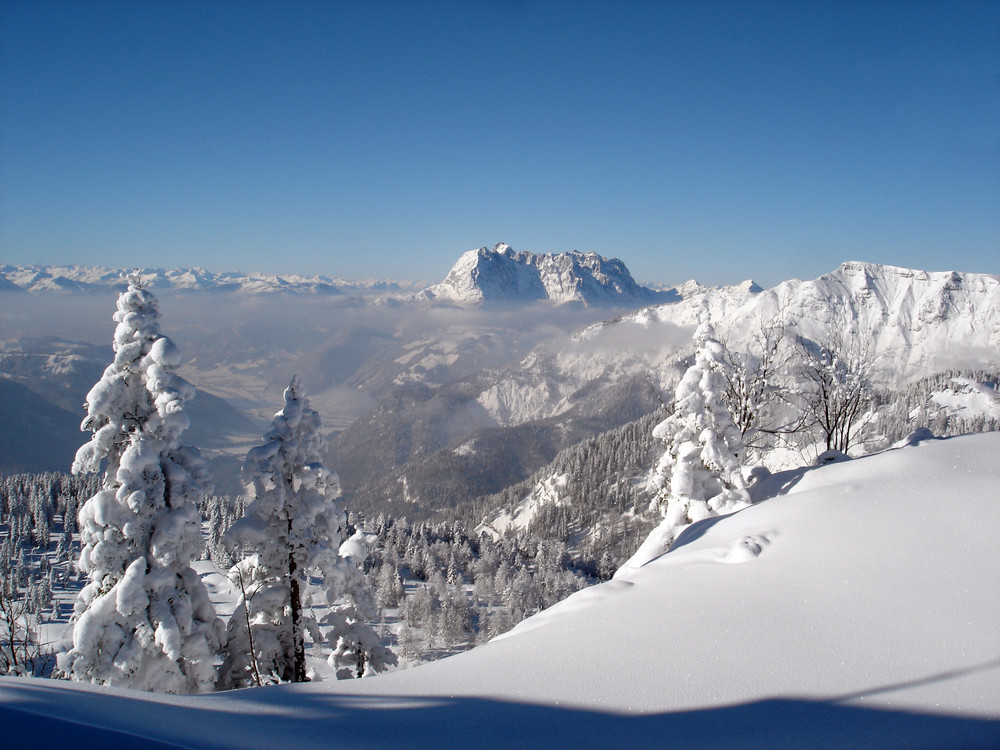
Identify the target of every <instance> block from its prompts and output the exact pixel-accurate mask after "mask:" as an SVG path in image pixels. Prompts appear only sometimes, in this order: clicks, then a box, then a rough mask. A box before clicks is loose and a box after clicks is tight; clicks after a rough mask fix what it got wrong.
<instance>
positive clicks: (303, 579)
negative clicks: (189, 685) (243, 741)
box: [220, 378, 392, 687]
mask: <svg viewBox="0 0 1000 750" xmlns="http://www.w3.org/2000/svg"><path fill="white" fill-rule="evenodd" d="M284 398H285V405H284V407H283V408H282V410H281V411H279V412H278V413H277V414H276V415H275V417H274V421H273V422H272V423H271V429H270V430H269V431H268V432H267V433H266V434H265V435H264V439H265V442H264V443H263V444H262V445H260V446H258V447H256V448H253V449H252V450H251V451H250V452H249V454H248V455H247V459H246V462H245V464H244V466H243V471H244V476H245V478H246V479H247V481H248V484H249V485H250V490H251V494H252V497H253V499H252V500H251V502H250V504H249V505H248V506H247V509H246V515H245V516H244V517H243V518H242V519H240V520H239V521H237V522H236V523H235V524H233V526H232V528H231V529H230V530H229V532H228V533H227V535H226V536H227V540H228V542H229V543H230V545H232V546H234V547H239V548H242V549H244V550H254V553H255V554H254V555H252V556H250V557H248V558H245V559H244V560H242V561H241V562H240V563H238V564H237V565H236V566H235V567H234V568H233V569H232V571H231V573H230V577H231V578H232V579H233V580H234V582H236V583H237V585H239V586H240V587H241V590H242V596H241V601H240V603H239V605H238V607H237V609H236V611H235V612H234V614H233V617H232V619H231V620H230V623H229V631H228V636H229V637H228V641H229V643H228V648H227V653H228V655H227V658H226V660H225V663H224V664H223V669H222V674H221V675H220V685H221V686H223V687H230V686H235V687H240V686H244V685H250V684H261V683H264V682H276V681H285V682H303V681H305V680H307V679H308V676H307V673H306V659H305V639H306V634H307V633H309V634H310V635H311V636H312V639H313V642H314V643H315V642H319V641H322V640H325V639H330V640H332V642H333V643H334V644H335V645H334V647H335V654H334V661H335V663H336V664H337V665H340V664H341V663H348V662H350V663H351V664H352V665H354V666H357V664H358V663H360V671H361V673H364V672H366V671H369V672H370V671H379V670H380V669H384V668H385V664H386V662H387V661H389V660H390V659H391V658H392V657H391V654H389V655H388V656H387V655H386V653H385V652H384V649H383V650H380V649H381V647H380V646H379V643H378V638H377V637H376V636H375V635H374V633H373V632H372V631H371V628H369V627H368V626H367V625H366V624H365V622H364V618H365V617H366V616H368V615H369V614H370V613H371V611H373V610H374V599H373V597H372V596H371V594H370V592H368V591H367V588H366V585H365V584H366V581H365V578H364V574H363V573H362V572H361V570H360V569H359V567H358V562H359V560H358V557H359V556H360V550H361V549H363V545H361V544H358V543H356V540H355V543H354V544H353V545H349V547H350V551H351V552H353V556H345V555H343V554H341V545H342V543H343V542H344V533H345V530H346V527H347V519H346V517H345V515H344V512H343V510H341V509H340V507H339V506H338V505H337V504H336V502H335V500H336V498H337V497H339V495H340V481H339V479H338V478H337V475H336V474H334V473H333V472H331V471H329V470H328V469H327V468H326V467H325V466H323V464H322V462H321V460H320V454H321V452H322V449H323V446H324V441H323V438H322V436H321V434H320V418H319V414H318V413H317V412H316V411H315V410H314V409H311V408H310V407H309V404H308V401H307V400H306V398H305V396H304V394H303V392H302V386H301V384H300V383H299V381H298V379H297V378H293V379H292V382H291V384H290V385H289V386H288V388H287V389H286V390H285V394H284ZM348 541H351V540H348ZM310 576H314V577H316V578H318V579H319V580H320V581H321V584H320V588H321V589H322V594H323V595H325V597H326V601H327V605H328V606H329V608H330V609H329V611H328V614H327V616H326V617H324V618H322V621H320V620H317V618H314V617H312V616H309V615H307V613H306V611H305V593H306V591H305V589H306V587H307V585H308V579H309V577H310ZM321 626H327V627H329V631H328V632H327V633H326V634H325V635H324V634H323V633H322V628H321ZM341 640H343V643H341Z"/></svg>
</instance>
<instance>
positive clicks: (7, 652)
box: [0, 580, 46, 675]
mask: <svg viewBox="0 0 1000 750" xmlns="http://www.w3.org/2000/svg"><path fill="white" fill-rule="evenodd" d="M37 627H38V615H37V614H36V613H34V612H32V611H31V608H30V607H29V606H28V600H27V599H26V598H25V597H22V596H21V595H20V592H18V590H17V587H16V586H14V584H13V582H12V581H10V580H5V581H2V582H0V674H9V675H33V674H37V673H38V672H39V670H40V669H41V667H42V666H43V664H44V662H45V661H46V655H45V654H43V653H42V649H41V646H40V645H39V644H38V637H37Z"/></svg>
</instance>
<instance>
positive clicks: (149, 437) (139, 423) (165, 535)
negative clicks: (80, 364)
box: [59, 273, 224, 693]
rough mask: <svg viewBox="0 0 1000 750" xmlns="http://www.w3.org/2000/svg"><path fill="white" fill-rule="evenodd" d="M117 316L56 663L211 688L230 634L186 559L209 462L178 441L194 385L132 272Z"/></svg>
mask: <svg viewBox="0 0 1000 750" xmlns="http://www.w3.org/2000/svg"><path fill="white" fill-rule="evenodd" d="M126 280H127V282H128V288H127V289H126V291H125V292H123V293H122V294H121V295H120V296H119V298H118V310H117V312H116V313H115V315H114V319H115V321H116V322H117V323H118V326H117V328H116V329H115V335H114V344H113V346H114V352H115V358H114V361H113V362H112V363H111V364H110V365H108V367H107V369H106V370H105V371H104V375H103V376H102V377H101V379H100V380H99V381H98V382H97V384H96V385H95V386H94V387H93V388H92V389H91V391H90V393H88V394H87V403H86V409H87V416H86V418H85V419H84V421H83V425H82V429H84V430H91V431H93V433H94V435H93V437H92V438H91V440H90V442H88V443H87V444H86V445H84V446H83V447H81V448H80V450H79V451H78V452H77V454H76V460H75V461H74V463H73V473H74V474H78V473H94V472H99V471H100V470H101V467H102V465H103V466H104V481H103V486H102V488H101V490H100V491H99V492H97V493H96V494H95V495H94V496H93V497H91V498H90V499H89V500H87V502H86V503H84V505H83V506H82V507H81V508H80V511H79V527H80V539H81V545H82V549H81V553H80V562H79V567H80V570H82V571H83V572H84V573H86V574H87V577H88V579H89V581H88V583H87V585H86V586H85V587H84V588H83V590H82V591H81V592H80V595H79V598H78V600H77V602H76V607H75V612H74V620H75V621H74V625H73V647H72V649H71V650H70V651H68V652H66V653H63V654H60V655H59V669H60V670H61V671H62V673H64V674H65V675H66V676H68V677H69V678H71V679H73V680H78V681H82V682H94V683H100V684H106V685H114V686H118V687H127V688H133V689H138V690H150V691H158V692H168V693H190V692H202V691H206V690H210V689H212V687H213V685H214V683H215V677H216V670H215V665H214V661H215V658H216V655H217V654H218V652H219V649H220V645H221V639H222V637H223V636H224V630H223V625H222V622H221V621H220V620H219V619H218V618H217V617H216V616H215V611H214V609H213V607H212V603H211V602H210V601H209V598H208V593H207V592H206V590H205V587H204V585H203V584H202V582H201V579H199V577H198V575H197V574H196V573H195V572H194V571H193V570H192V569H191V561H192V560H194V559H195V558H196V557H197V555H198V553H199V552H200V551H201V548H202V539H201V518H200V516H199V514H198V510H197V503H198V501H199V499H201V498H202V497H203V496H204V494H205V492H206V484H207V482H206V478H205V472H204V467H203V464H202V463H201V461H200V460H199V459H198V458H197V456H196V455H195V454H194V453H193V452H192V451H191V450H189V449H187V448H185V447H184V446H183V445H181V441H180V438H181V434H182V433H183V432H184V430H185V429H186V428H187V426H188V418H187V416H186V415H185V413H184V403H185V402H186V401H187V400H188V399H190V398H191V397H192V396H193V395H194V389H193V388H192V387H191V385H190V384H189V383H188V382H187V381H185V380H184V379H183V378H181V377H179V376H178V375H176V374H175V373H174V368H175V367H176V365H177V363H178V360H179V353H178V350H177V347H176V346H175V345H174V344H173V343H172V342H171V341H170V339H168V338H166V337H165V336H162V335H161V334H160V330H159V324H158V318H159V313H158V311H157V301H156V298H155V297H154V296H153V295H152V294H151V293H150V292H149V291H148V290H147V289H144V288H143V286H142V282H141V280H140V278H139V275H138V274H137V273H136V274H130V275H128V276H127V277H126Z"/></svg>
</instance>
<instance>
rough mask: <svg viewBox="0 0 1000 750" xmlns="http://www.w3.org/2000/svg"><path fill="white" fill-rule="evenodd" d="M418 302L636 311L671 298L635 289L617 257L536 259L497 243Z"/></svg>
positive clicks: (470, 255) (475, 253)
mask: <svg viewBox="0 0 1000 750" xmlns="http://www.w3.org/2000/svg"><path fill="white" fill-rule="evenodd" d="M417 297H418V298H421V299H439V300H446V301H449V302H456V303H459V304H481V303H483V302H534V301H537V300H550V301H552V302H555V303H557V304H562V303H565V302H580V303H583V304H587V305H621V306H635V307H638V306H640V305H648V304H650V303H652V302H654V301H657V300H662V299H667V298H670V297H671V295H670V294H669V293H666V292H656V291H654V290H652V289H648V288H646V287H642V286H639V285H638V284H636V282H635V280H634V279H633V278H632V274H630V273H629V270H628V269H627V268H626V267H625V264H624V263H622V262H621V261H620V260H618V259H617V258H604V257H602V256H600V255H598V254H597V253H580V252H571V253H558V254H541V255H539V254H535V253H528V252H516V251H515V250H514V249H513V248H511V247H510V246H509V245H505V244H503V243H499V244H497V245H496V246H495V247H494V248H493V249H492V250H489V249H487V248H485V247H481V248H479V249H478V250H470V251H469V252H467V253H465V254H464V255H462V257H461V258H459V259H458V262H457V263H455V265H454V266H452V269H451V271H450V272H449V273H448V275H447V277H445V280H444V281H443V282H441V283H440V284H435V285H434V286H431V287H429V288H427V289H425V290H424V291H423V292H421V293H420V294H419V295H417Z"/></svg>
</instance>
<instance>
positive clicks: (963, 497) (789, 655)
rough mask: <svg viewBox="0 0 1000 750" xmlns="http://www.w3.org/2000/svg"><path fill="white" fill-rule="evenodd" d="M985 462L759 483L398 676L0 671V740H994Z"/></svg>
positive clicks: (997, 437)
mask: <svg viewBox="0 0 1000 750" xmlns="http://www.w3.org/2000/svg"><path fill="white" fill-rule="evenodd" d="M913 442H916V441H913ZM998 456H1000V433H986V434H981V435H973V436H965V437H960V438H952V439H949V440H924V441H922V442H917V444H915V445H908V446H906V447H903V448H899V449H895V450H890V451H886V452H884V453H882V454H878V455H874V456H870V457H866V458H862V459H857V460H854V461H848V462H844V463H839V464H833V465H829V466H824V467H820V468H813V469H799V470H795V471H790V472H785V473H782V474H776V475H774V476H772V477H770V478H768V479H767V480H765V481H764V482H762V483H759V484H758V485H757V486H756V487H754V488H753V491H754V493H755V499H756V500H757V501H758V502H757V504H755V505H753V506H751V507H749V508H746V509H744V510H742V511H740V512H738V513H735V514H733V515H730V516H724V517H720V518H714V519H709V520H707V521H705V522H702V523H698V524H695V525H693V526H691V527H690V528H689V529H688V530H687V531H686V532H685V533H683V534H682V535H681V536H680V537H679V538H678V540H677V543H676V544H675V546H674V548H673V549H672V550H671V551H670V552H669V553H667V554H665V555H663V556H661V557H659V558H656V559H654V560H652V561H650V562H649V563H648V564H646V565H645V566H643V567H641V568H639V569H637V570H634V571H626V572H624V573H623V574H622V575H620V576H619V577H618V578H617V579H615V580H614V581H612V582H610V583H607V584H603V585H600V586H595V587H592V588H590V589H587V590H585V591H582V592H580V593H577V594H575V595H574V596H571V597H570V598H568V599H567V600H565V601H564V602H561V603H560V604H557V605H556V606H554V607H552V608H550V609H549V610H547V611H545V612H543V613H541V614H539V615H536V616H535V617H532V618H530V619H528V620H526V621H525V622H524V623H522V624H521V625H520V626H518V627H517V628H515V629H514V630H513V631H511V632H510V633H508V634H507V635H505V636H502V637H500V638H498V639H495V640H494V641H492V642H491V643H489V644H487V645H485V646H483V647H480V648H476V649H474V650H472V651H470V652H467V653H465V654H461V655H459V656H455V657H452V658H449V659H445V660H442V661H439V662H435V663H431V664H426V665H423V666H420V667H417V668H414V669H411V670H405V671H399V672H394V673H389V674H385V675H380V676H378V677H373V678H370V679H364V680H357V681H345V682H339V683H319V684H304V685H295V686H280V687H274V688H261V689H251V690H243V691H235V692H232V693H226V694H215V695H209V696H186V697H177V696H151V695H145V694H141V695H140V694H134V693H128V692H125V691H116V690H109V689H98V688H93V687H89V686H83V685H74V684H69V683H61V682H55V681H48V680H31V679H11V678H4V679H2V680H0V722H2V723H3V725H4V726H5V727H6V729H5V737H4V741H5V744H6V746H8V747H52V746H55V745H57V744H62V743H64V742H65V741H69V740H72V741H74V742H76V743H81V742H83V743H85V744H86V743H101V744H102V745H103V746H106V747H124V746H128V745H129V744H130V743H133V744H134V743H136V742H140V741H141V742H142V743H144V746H149V747H156V746H163V747H165V746H174V747H176V746H183V747H193V748H195V747H196V748H209V747H212V748H223V747H233V748H237V747H239V748H269V747H277V746H281V747H292V746H294V747H299V748H310V747H317V748H318V747H325V748H331V747H332V748H341V747H343V748H348V747H351V748H359V747H370V748H382V747H385V748H388V747H399V746H406V747H427V748H432V747H433V748H442V747H472V746H474V747H485V748H501V747H565V748H570V747H572V748H577V747H610V746H628V747H664V746H668V745H669V746H671V747H739V748H774V747H810V748H826V747H829V748H842V747H880V748H885V747H898V748H919V747H925V748H947V747H962V748H964V747H982V748H986V747H996V746H998V745H1000V641H998V640H997V638H996V623H997V622H998V621H1000V587H998V586H997V585H996V550H995V547H996V539H997V538H998V535H1000V512H998V510H1000V508H998V504H1000V461H997V457H998Z"/></svg>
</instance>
